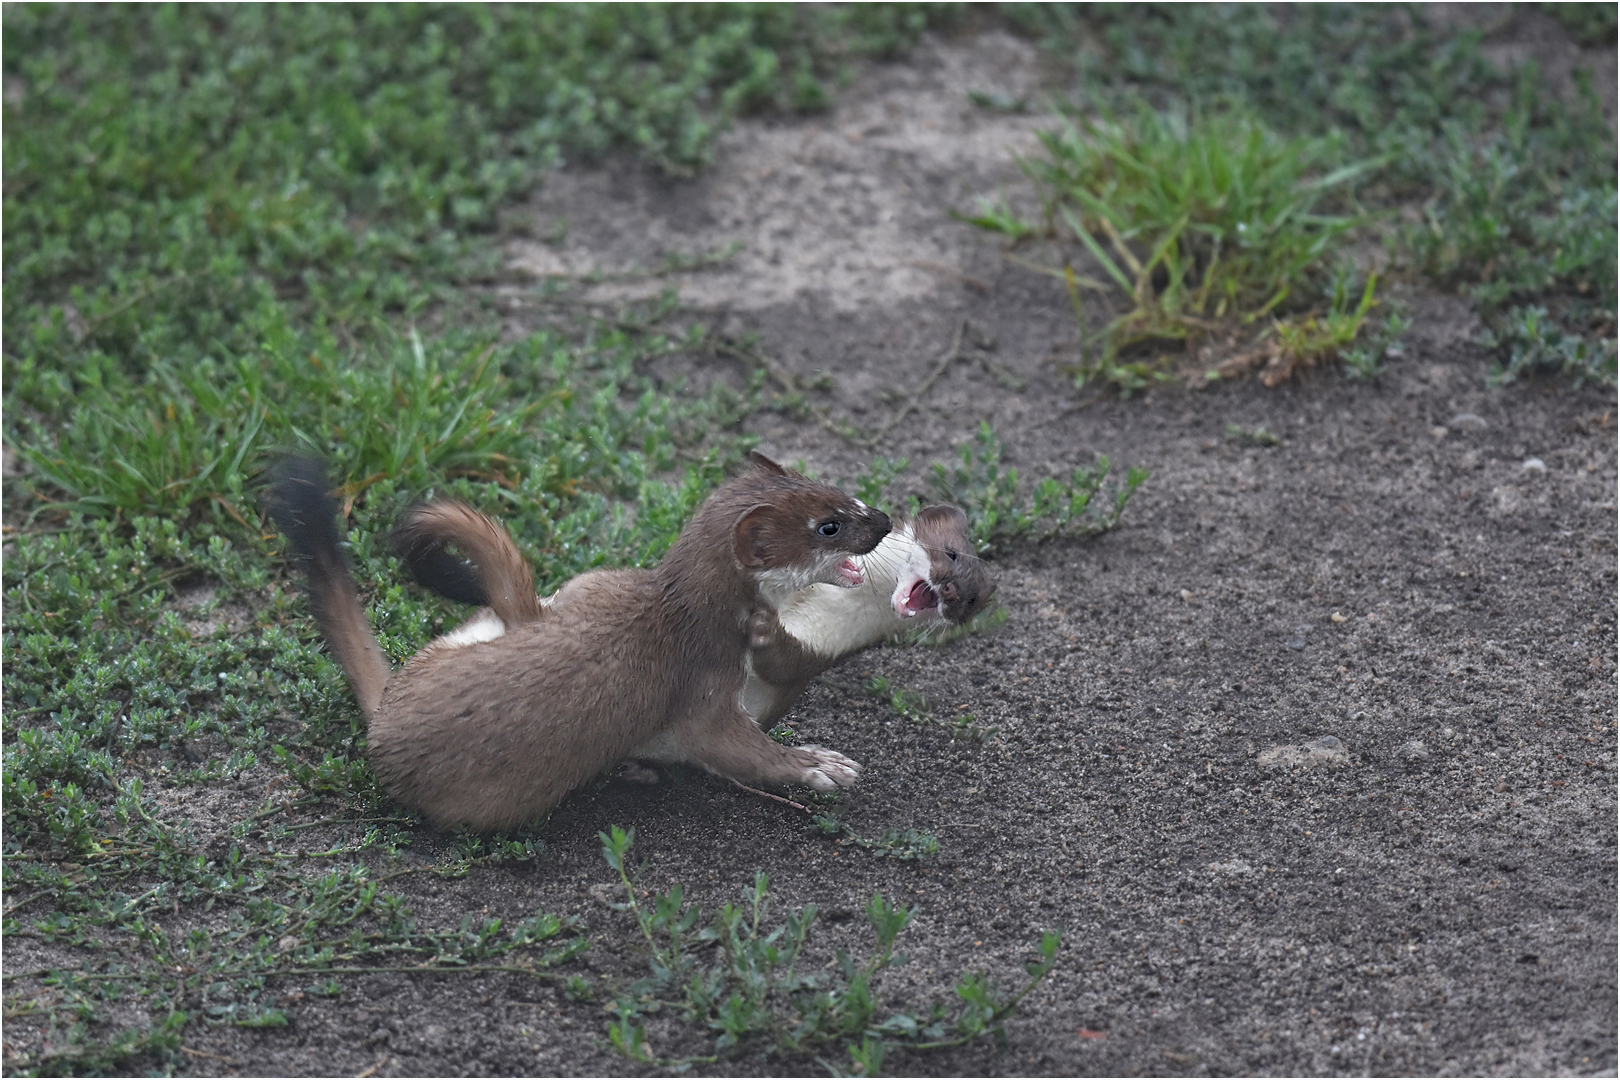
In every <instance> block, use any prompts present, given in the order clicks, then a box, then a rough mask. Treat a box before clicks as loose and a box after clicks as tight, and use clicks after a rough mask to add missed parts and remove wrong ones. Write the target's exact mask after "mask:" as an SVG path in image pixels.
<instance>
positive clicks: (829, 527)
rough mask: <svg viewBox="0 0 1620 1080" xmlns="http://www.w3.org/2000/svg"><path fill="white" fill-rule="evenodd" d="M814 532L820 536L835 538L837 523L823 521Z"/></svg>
mask: <svg viewBox="0 0 1620 1080" xmlns="http://www.w3.org/2000/svg"><path fill="white" fill-rule="evenodd" d="M816 532H818V533H820V534H821V535H822V536H837V535H838V522H836V521H823V522H822V523H821V524H820V525H819V526H817V527H816Z"/></svg>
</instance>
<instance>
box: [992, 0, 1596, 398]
mask: <svg viewBox="0 0 1620 1080" xmlns="http://www.w3.org/2000/svg"><path fill="white" fill-rule="evenodd" d="M1543 7H1544V8H1545V10H1547V11H1549V12H1551V13H1552V14H1553V15H1554V17H1556V18H1558V19H1559V20H1560V21H1562V22H1564V24H1565V25H1566V26H1567V27H1569V29H1570V31H1571V33H1573V34H1575V35H1576V36H1578V37H1586V36H1592V37H1595V38H1596V39H1599V40H1606V41H1608V42H1610V43H1612V42H1613V40H1614V33H1613V26H1614V9H1613V7H1612V5H1603V4H1595V5H1582V4H1549V5H1543ZM1002 10H1003V11H1004V12H1005V13H1006V14H1007V15H1008V16H1009V17H1010V18H1011V19H1012V20H1014V21H1015V22H1017V23H1018V24H1020V25H1022V26H1023V27H1025V28H1026V29H1027V30H1028V31H1030V32H1031V33H1033V34H1035V35H1038V36H1039V37H1040V39H1041V41H1042V43H1043V45H1044V46H1045V47H1046V48H1047V50H1048V52H1049V53H1050V54H1051V55H1052V57H1053V58H1054V59H1056V60H1057V61H1059V62H1060V63H1063V64H1067V65H1068V66H1069V68H1070V70H1071V71H1072V73H1073V76H1074V89H1073V97H1074V98H1075V99H1076V100H1083V101H1085V102H1086V104H1087V107H1088V108H1097V107H1100V108H1101V109H1102V110H1103V111H1104V112H1107V111H1109V110H1112V111H1113V112H1114V113H1116V114H1121V115H1125V116H1131V115H1134V114H1136V113H1137V112H1139V111H1140V110H1142V109H1143V108H1144V104H1143V103H1144V102H1146V103H1148V105H1150V106H1151V107H1152V108H1154V109H1157V110H1160V111H1161V112H1165V113H1168V114H1171V115H1188V114H1191V115H1197V114H1198V113H1200V111H1201V112H1202V113H1203V114H1204V115H1210V114H1211V111H1212V110H1225V111H1227V112H1229V113H1231V114H1233V115H1238V116H1241V115H1251V116H1254V117H1257V118H1258V120H1259V121H1260V122H1261V123H1263V124H1264V125H1266V126H1267V127H1268V128H1270V129H1271V130H1274V131H1276V132H1278V133H1279V138H1280V139H1282V140H1284V141H1285V142H1288V143H1292V142H1294V141H1295V140H1300V139H1304V140H1309V141H1310V145H1314V146H1317V147H1320V148H1321V149H1322V150H1323V151H1324V156H1323V157H1321V158H1320V159H1319V160H1318V162H1317V163H1316V167H1317V168H1318V169H1320V170H1322V173H1321V174H1322V175H1328V176H1331V175H1333V174H1334V173H1336V172H1338V171H1339V170H1341V169H1343V168H1350V167H1354V166H1348V165H1346V164H1345V163H1346V162H1355V161H1363V162H1370V163H1371V162H1376V163H1378V167H1377V169H1376V171H1369V172H1367V173H1366V174H1365V179H1366V181H1367V182H1366V183H1360V184H1358V185H1357V191H1356V197H1357V199H1358V200H1361V204H1362V205H1363V206H1364V207H1366V208H1367V209H1368V210H1370V211H1371V213H1367V214H1362V215H1357V217H1358V219H1360V220H1361V221H1364V222H1366V223H1367V224H1368V225H1369V226H1371V228H1366V229H1358V236H1360V237H1363V238H1364V237H1367V235H1368V233H1369V232H1372V231H1374V230H1376V231H1378V232H1381V233H1382V234H1383V239H1384V241H1385V242H1386V244H1387V245H1388V247H1389V249H1390V251H1391V254H1392V255H1393V256H1394V258H1395V262H1396V266H1395V268H1394V269H1395V270H1396V271H1401V272H1405V271H1408V270H1412V269H1415V270H1417V271H1418V272H1420V273H1421V274H1423V275H1424V276H1426V277H1427V278H1428V279H1429V280H1430V281H1432V282H1435V283H1437V284H1439V285H1442V286H1446V287H1451V288H1456V289H1458V290H1460V291H1462V292H1463V293H1465V294H1466V295H1468V296H1470V297H1471V298H1473V299H1474V300H1475V301H1476V302H1477V303H1478V304H1479V306H1480V310H1481V314H1482V315H1483V316H1484V318H1485V321H1486V322H1487V324H1488V325H1490V326H1492V328H1493V329H1495V330H1496V331H1497V332H1498V333H1503V332H1505V330H1504V326H1503V318H1502V316H1503V312H1504V311H1505V310H1506V309H1507V308H1509V307H1519V306H1525V305H1534V306H1541V307H1544V308H1546V309H1547V311H1548V313H1549V314H1548V316H1547V317H1546V319H1544V320H1543V322H1544V323H1545V324H1548V325H1552V324H1556V326H1557V327H1558V328H1559V332H1560V333H1561V334H1563V335H1564V336H1565V337H1566V338H1575V337H1578V338H1583V339H1585V340H1586V341H1587V342H1588V350H1587V352H1588V355H1594V356H1600V355H1602V354H1603V352H1604V351H1605V349H1608V348H1610V347H1611V346H1610V343H1612V342H1613V341H1614V315H1613V313H1614V311H1615V310H1616V306H1615V304H1616V301H1615V267H1616V261H1615V258H1614V251H1615V220H1616V219H1615V211H1614V199H1615V195H1614V192H1615V184H1614V175H1615V138H1614V129H1613V125H1612V123H1610V122H1609V120H1608V119H1607V118H1606V117H1605V113H1604V110H1603V108H1602V106H1601V103H1600V99H1599V96H1598V95H1597V94H1596V93H1595V92H1594V91H1593V88H1592V85H1591V75H1590V73H1589V72H1587V71H1585V70H1583V69H1582V68H1581V67H1580V66H1577V67H1576V68H1575V69H1574V70H1573V71H1572V72H1571V74H1572V76H1573V80H1574V83H1575V86H1576V90H1577V93H1576V94H1575V95H1573V96H1571V95H1567V94H1562V93H1559V92H1554V91H1553V90H1551V89H1550V88H1549V87H1548V86H1547V85H1546V81H1545V80H1544V79H1543V78H1542V75H1541V72H1540V71H1538V70H1537V68H1536V66H1535V64H1534V63H1524V64H1520V65H1517V66H1510V67H1504V66H1503V65H1501V64H1496V63H1492V62H1490V61H1488V60H1487V59H1486V57H1485V56H1484V54H1483V51H1482V49H1481V44H1482V41H1483V39H1484V37H1485V33H1484V32H1483V31H1482V30H1481V29H1478V28H1471V27H1469V26H1467V25H1456V24H1453V25H1442V24H1440V23H1438V22H1436V21H1434V20H1425V19H1414V18H1412V17H1411V13H1410V11H1409V10H1408V9H1406V8H1403V7H1401V6H1400V5H1393V4H1316V5H1259V4H1252V5H1246V6H1231V5H1209V4H1181V5H1156V4H1147V5H1134V6H1132V5H1106V4H1094V5H1089V6H1084V7H1082V6H1076V5H1060V4H1009V5H1005V6H1004V7H1003V9H1002ZM1497 10H1498V11H1499V12H1500V13H1501V14H1500V17H1499V18H1500V20H1501V21H1503V22H1506V21H1511V20H1513V19H1514V18H1515V17H1522V16H1517V15H1516V13H1515V12H1513V11H1509V10H1508V9H1497ZM1499 25H1500V23H1499ZM1081 135H1082V136H1084V135H1085V132H1084V131H1082V132H1081ZM1104 135H1105V136H1106V135H1107V132H1106V131H1104ZM1329 138H1331V139H1332V140H1334V141H1331V142H1330V141H1327V140H1328V139H1329ZM1093 141H1095V142H1097V143H1098V144H1099V145H1101V146H1103V147H1106V146H1107V141H1106V138H1104V139H1102V140H1093ZM1040 164H1041V166H1042V167H1043V168H1046V169H1048V170H1049V171H1050V170H1051V168H1052V165H1051V163H1048V162H1044V161H1043V162H1041V163H1040ZM1200 167H1201V166H1200V165H1197V164H1188V165H1186V166H1185V168H1186V170H1187V171H1189V172H1190V171H1192V170H1194V169H1196V168H1200ZM1155 175H1157V174H1155ZM1284 194H1285V196H1286V193H1284ZM1397 215H1398V216H1399V218H1401V219H1406V220H1408V221H1409V222H1410V219H1411V218H1414V217H1416V218H1417V219H1419V220H1418V221H1417V222H1416V223H1408V224H1405V225H1399V226H1395V227H1393V228H1389V227H1385V226H1384V225H1383V224H1382V223H1384V222H1390V221H1393V220H1395V219H1396V218H1397ZM1100 217H1101V216H1100V215H1093V218H1099V219H1100ZM1011 218H1012V215H1010V214H1000V215H997V214H988V213H987V214H986V215H985V220H983V221H981V222H979V223H980V224H982V225H984V226H985V227H989V228H999V229H1001V231H1004V232H1007V233H1008V234H1009V235H1015V236H1016V235H1018V234H1019V232H1020V230H1021V229H1027V226H1025V223H1023V222H1017V223H1016V224H1013V225H1012V227H1004V226H1006V225H1008V224H1011V222H1009V220H1008V219H1011ZM1107 220H1109V222H1110V223H1111V224H1112V225H1114V226H1115V227H1116V229H1118V227H1119V225H1120V221H1119V220H1118V217H1117V215H1113V216H1110V217H1109V218H1108V219H1107ZM1173 220H1175V219H1173ZM1081 225H1082V227H1083V228H1085V229H1088V230H1089V229H1092V228H1093V226H1094V221H1093V220H1092V219H1088V218H1086V217H1084V216H1083V211H1082V217H1081ZM1097 228H1098V230H1099V231H1098V232H1097V233H1096V234H1095V235H1093V241H1094V246H1095V247H1097V248H1100V249H1102V250H1103V251H1104V253H1105V254H1109V257H1110V259H1112V260H1113V261H1114V263H1115V268H1116V269H1119V270H1121V271H1122V272H1125V273H1126V274H1127V280H1129V272H1130V271H1131V267H1130V266H1129V265H1128V264H1127V263H1126V262H1125V261H1124V259H1123V256H1121V255H1119V254H1118V252H1117V251H1116V250H1114V249H1113V247H1112V244H1113V240H1112V238H1111V237H1110V236H1109V235H1107V234H1106V231H1103V230H1101V227H1100V224H1099V225H1097ZM1284 248H1286V245H1284ZM1146 250H1151V249H1146ZM1133 251H1134V252H1135V254H1136V256H1137V258H1138V260H1139V261H1141V262H1145V260H1144V259H1143V258H1142V255H1143V252H1144V248H1142V247H1136V248H1133ZM1099 265H1102V264H1101V263H1100V264H1099ZM1105 276H1106V275H1105ZM1098 284H1104V285H1106V282H1103V283H1098ZM1132 284H1133V285H1134V282H1132ZM1155 284H1156V285H1162V286H1163V287H1164V288H1165V289H1166V290H1167V291H1168V289H1169V288H1170V286H1171V285H1173V279H1172V278H1171V277H1170V276H1169V274H1168V273H1162V274H1160V275H1159V277H1158V279H1157V280H1156V282H1155ZM1115 288H1116V290H1117V289H1118V283H1117V282H1116V283H1115ZM1172 298H1174V297H1173V294H1172ZM1150 299H1152V297H1150ZM1285 303H1287V302H1285ZM1161 306H1162V305H1161ZM1182 310H1188V309H1186V308H1185V307H1184V308H1183V309H1182ZM1277 310H1278V312H1279V314H1282V315H1286V314H1287V311H1286V310H1284V309H1283V307H1282V306H1279V308H1278V309H1277ZM1144 311H1145V312H1147V314H1148V315H1150V316H1154V317H1158V316H1159V315H1160V314H1161V312H1159V311H1157V310H1155V309H1154V308H1153V307H1151V306H1150V305H1144V304H1141V303H1137V304H1136V305H1135V307H1134V308H1133V310H1132V312H1130V313H1128V314H1127V316H1124V318H1133V319H1135V320H1136V321H1137V322H1138V323H1141V324H1143V325H1149V326H1151V325H1152V324H1153V322H1154V319H1153V318H1148V319H1144V318H1143V316H1142V315H1141V314H1140V312H1144ZM1168 313H1169V314H1174V311H1170V312H1168ZM1189 332H1196V328H1195V329H1194V330H1192V331H1189ZM1390 336H1391V337H1393V336H1394V335H1390ZM1273 344H1274V343H1273ZM1571 347H1573V346H1571ZM1246 354H1247V355H1248V359H1250V360H1252V359H1254V358H1255V357H1259V358H1260V359H1261V360H1262V361H1266V362H1269V361H1270V360H1271V358H1272V357H1273V356H1282V355H1283V354H1282V352H1281V350H1280V349H1278V350H1277V352H1275V353H1274V352H1271V351H1270V350H1241V349H1240V350H1239V355H1246ZM1341 355H1342V356H1343V357H1344V359H1345V361H1346V364H1347V371H1348V373H1349V374H1350V375H1351V376H1352V377H1370V376H1371V375H1373V374H1375V373H1376V369H1377V363H1378V359H1379V353H1378V352H1377V350H1376V348H1375V347H1374V344H1373V343H1372V342H1370V341H1357V342H1355V343H1353V344H1351V345H1350V346H1349V347H1348V348H1346V349H1343V350H1341ZM1153 360H1154V358H1153V357H1151V356H1150V357H1149V358H1148V359H1147V360H1141V359H1137V360H1130V361H1117V362H1113V363H1110V362H1108V360H1107V356H1106V353H1101V354H1100V355H1099V354H1098V353H1097V352H1094V353H1093V355H1092V356H1091V357H1089V358H1087V359H1086V361H1085V362H1084V363H1083V364H1082V365H1081V367H1080V370H1079V371H1077V375H1079V376H1080V377H1083V378H1087V379H1093V380H1097V379H1100V380H1104V381H1108V382H1113V383H1117V384H1118V385H1120V386H1121V387H1122V389H1130V388H1131V387H1132V386H1135V385H1139V384H1141V382H1142V380H1143V378H1145V377H1151V374H1152V372H1153V370H1154V369H1153V367H1152V362H1153ZM1239 366H1240V367H1242V368H1243V369H1244V370H1252V369H1253V368H1254V367H1257V366H1259V365H1257V364H1252V363H1251V364H1247V365H1239ZM1560 366H1562V365H1561V364H1560ZM1581 368H1582V365H1580V364H1576V365H1574V367H1573V368H1571V369H1570V370H1571V371H1572V373H1574V372H1577V371H1580V370H1581ZM1272 370H1273V371H1275V370H1277V369H1276V368H1273V369H1272ZM1576 377H1583V378H1584V377H1589V376H1585V375H1578V376H1576Z"/></svg>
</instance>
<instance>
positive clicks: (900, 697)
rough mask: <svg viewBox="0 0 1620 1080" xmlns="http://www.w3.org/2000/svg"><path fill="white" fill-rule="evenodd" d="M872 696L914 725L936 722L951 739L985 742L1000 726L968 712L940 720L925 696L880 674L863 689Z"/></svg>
mask: <svg viewBox="0 0 1620 1080" xmlns="http://www.w3.org/2000/svg"><path fill="white" fill-rule="evenodd" d="M864 689H865V690H866V692H867V693H868V694H870V695H872V696H873V697H875V698H877V699H878V700H879V701H882V702H883V703H884V704H886V705H888V706H889V708H891V709H893V710H894V711H895V714H896V715H898V716H899V717H900V718H901V719H903V720H909V721H911V722H912V723H913V724H919V725H926V724H938V725H940V726H941V727H944V728H946V729H947V730H948V731H950V733H951V738H953V739H971V740H973V741H974V742H988V741H989V740H990V739H993V738H995V736H996V733H997V732H999V731H1000V730H1001V729H1000V728H999V727H988V728H987V727H984V726H983V725H981V724H980V723H979V722H978V718H977V717H975V716H973V715H972V714H971V713H962V714H959V715H956V716H948V717H945V718H943V719H941V718H939V717H936V716H935V715H934V713H933V710H932V709H931V708H930V706H929V703H928V699H927V698H925V697H923V695H921V694H919V693H917V691H915V690H907V689H905V688H903V687H897V686H895V685H893V684H892V683H890V682H889V680H888V679H886V678H884V677H883V676H881V675H875V676H873V677H872V678H871V679H869V680H868V681H867V683H866V686H865V688H864Z"/></svg>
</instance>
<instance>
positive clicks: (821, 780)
mask: <svg viewBox="0 0 1620 1080" xmlns="http://www.w3.org/2000/svg"><path fill="white" fill-rule="evenodd" d="M797 749H799V750H800V751H802V752H803V753H806V754H809V755H810V756H811V757H812V758H813V759H815V764H814V765H812V766H811V767H810V768H808V769H806V770H805V772H804V775H803V776H802V777H801V778H800V780H799V783H801V784H804V785H806V786H807V787H812V788H815V789H816V790H817V791H834V790H836V789H838V788H845V787H853V786H854V785H855V781H856V780H858V779H860V776H861V763H860V762H858V761H856V760H855V759H853V758H847V757H845V756H844V755H843V754H840V753H839V752H838V751H836V750H828V749H827V748H826V747H822V746H800V747H798V748H797Z"/></svg>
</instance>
